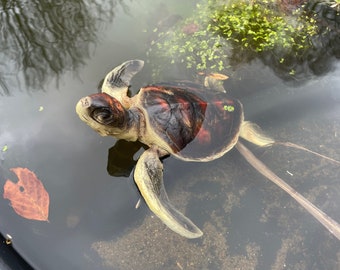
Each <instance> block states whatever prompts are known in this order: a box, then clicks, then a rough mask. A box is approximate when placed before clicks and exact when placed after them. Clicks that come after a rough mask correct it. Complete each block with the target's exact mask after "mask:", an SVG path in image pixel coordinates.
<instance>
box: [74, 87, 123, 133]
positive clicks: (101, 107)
mask: <svg viewBox="0 0 340 270" xmlns="http://www.w3.org/2000/svg"><path fill="white" fill-rule="evenodd" d="M76 112H77V114H78V116H79V117H80V119H81V120H83V121H84V122H85V123H86V124H88V125H89V126H90V127H91V128H93V129H94V130H95V131H97V132H98V133H99V134H100V135H102V136H114V137H116V138H121V135H122V134H126V133H129V132H128V129H129V122H130V121H129V113H128V111H127V110H126V109H125V108H124V107H123V106H122V104H121V103H120V102H119V101H118V100H117V99H115V98H114V97H111V96H110V95H108V94H106V93H98V94H93V95H89V96H87V97H83V98H82V99H80V100H79V102H78V103H77V105H76Z"/></svg>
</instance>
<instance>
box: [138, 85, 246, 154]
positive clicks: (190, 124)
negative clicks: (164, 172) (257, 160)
mask: <svg viewBox="0 0 340 270" xmlns="http://www.w3.org/2000/svg"><path fill="white" fill-rule="evenodd" d="M142 90H143V91H141V93H140V94H141V100H142V106H143V108H144V110H146V112H147V117H148V119H149V122H150V126H151V127H152V128H153V129H154V131H155V132H156V133H157V134H158V136H159V137H161V138H162V140H163V141H165V142H166V144H167V145H169V146H170V147H171V149H172V151H173V153H175V154H177V155H178V156H181V157H183V158H188V159H191V158H192V159H200V158H206V157H213V156H214V155H218V153H220V152H221V151H224V150H225V149H226V148H228V147H229V148H232V146H233V145H234V144H235V143H236V141H237V138H238V133H239V129H240V125H241V122H242V120H243V110H242V105H241V103H240V102H239V101H238V100H236V99H231V98H228V96H227V95H226V94H225V93H220V92H211V91H209V90H207V89H204V88H202V87H201V86H200V85H197V87H196V85H195V84H193V83H190V84H189V85H188V86H187V87H186V85H185V84H183V83H181V84H180V85H173V84H164V85H163V84H160V85H152V86H147V87H144V88H143V89H142Z"/></svg>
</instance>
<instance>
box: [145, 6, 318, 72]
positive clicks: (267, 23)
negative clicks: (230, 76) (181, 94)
mask: <svg viewBox="0 0 340 270" xmlns="http://www.w3.org/2000/svg"><path fill="white" fill-rule="evenodd" d="M227 2H228V3H227ZM316 33H317V26H316V24H315V20H314V18H313V17H312V16H307V15H306V14H305V13H304V11H303V10H302V9H296V10H295V11H294V12H293V13H292V14H290V15H287V14H285V13H284V12H282V10H281V9H280V7H279V6H278V5H277V4H276V1H274V0H261V1H260V0H258V1H256V0H254V1H246V0H241V1H221V0H208V1H203V2H202V3H201V4H197V7H196V10H195V11H194V12H193V14H192V16H191V17H188V18H186V19H185V20H182V21H180V22H179V23H177V24H176V25H175V27H173V28H172V29H169V30H168V31H164V32H160V33H159V34H158V37H157V39H156V41H153V42H152V43H151V46H150V48H149V50H148V52H147V54H148V56H149V57H150V58H151V59H152V61H151V63H155V67H157V66H159V64H160V63H161V64H163V65H164V64H165V65H166V64H167V63H169V64H177V65H181V66H185V67H186V68H187V69H193V70H196V71H205V72H206V71H222V72H225V71H226V70H227V69H228V68H230V67H232V66H235V65H236V64H239V63H240V62H249V61H251V60H252V59H254V58H255V57H260V56H261V55H263V54H264V53H266V52H274V53H275V52H276V51H279V52H280V53H279V54H280V57H279V58H278V59H277V62H278V64H281V65H285V64H288V63H287V62H289V61H286V56H288V55H289V56H290V57H291V56H292V55H293V56H294V57H295V58H296V57H299V56H300V55H303V54H304V52H305V50H307V49H309V48H310V46H311V43H310V37H311V36H313V35H315V34H316ZM157 69H158V68H155V70H154V72H155V74H154V75H156V76H157V73H158V72H157ZM290 75H292V74H290Z"/></svg>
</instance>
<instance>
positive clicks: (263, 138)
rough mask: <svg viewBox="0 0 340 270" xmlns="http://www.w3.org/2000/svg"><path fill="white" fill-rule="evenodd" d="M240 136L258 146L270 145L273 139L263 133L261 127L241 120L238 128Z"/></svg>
mask: <svg viewBox="0 0 340 270" xmlns="http://www.w3.org/2000/svg"><path fill="white" fill-rule="evenodd" d="M240 137H241V138H243V139H245V140H247V141H249V142H251V143H253V144H256V145H258V146H261V147H263V146H271V145H273V144H274V143H275V141H274V140H273V139H272V138H270V137H269V136H267V135H266V134H264V132H263V131H262V130H261V128H260V127H259V126H258V125H256V124H254V123H252V122H249V121H243V122H242V125H241V130H240Z"/></svg>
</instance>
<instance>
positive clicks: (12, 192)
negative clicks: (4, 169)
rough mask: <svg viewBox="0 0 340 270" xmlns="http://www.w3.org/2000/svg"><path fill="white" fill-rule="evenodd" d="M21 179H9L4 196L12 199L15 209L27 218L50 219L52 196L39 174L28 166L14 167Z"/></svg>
mask: <svg viewBox="0 0 340 270" xmlns="http://www.w3.org/2000/svg"><path fill="white" fill-rule="evenodd" d="M10 170H11V171H12V172H14V173H15V174H16V175H17V177H18V179H19V181H18V182H17V183H16V184H15V183H13V182H12V181H11V180H7V181H6V183H5V185H4V195H3V196H4V198H5V199H9V200H10V201H11V204H12V207H13V209H14V211H15V212H16V213H17V214H18V215H20V216H22V217H24V218H27V219H35V220H42V221H48V210H49V204H50V197H49V195H48V193H47V191H46V190H45V188H44V185H43V184H42V183H41V181H40V180H39V179H38V178H37V176H36V175H35V174H34V173H33V172H32V171H30V170H29V169H27V168H12V169H10Z"/></svg>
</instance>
